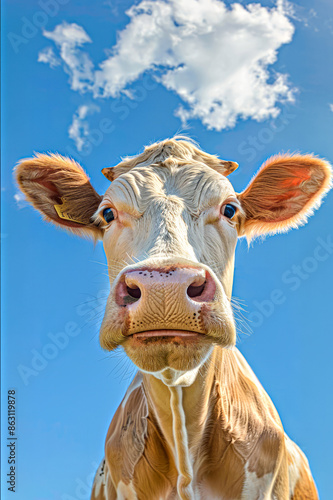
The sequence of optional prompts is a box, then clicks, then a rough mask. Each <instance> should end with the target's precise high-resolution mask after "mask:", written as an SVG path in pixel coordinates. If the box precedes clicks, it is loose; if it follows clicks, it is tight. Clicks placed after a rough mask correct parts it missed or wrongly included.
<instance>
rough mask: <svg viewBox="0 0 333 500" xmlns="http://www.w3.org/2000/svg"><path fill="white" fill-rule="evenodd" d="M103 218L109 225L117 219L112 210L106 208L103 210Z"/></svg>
mask: <svg viewBox="0 0 333 500" xmlns="http://www.w3.org/2000/svg"><path fill="white" fill-rule="evenodd" d="M103 217H104V219H105V221H106V222H107V223H108V224H109V223H110V222H112V221H113V220H114V219H115V214H114V211H113V210H112V208H105V209H104V210H103Z"/></svg>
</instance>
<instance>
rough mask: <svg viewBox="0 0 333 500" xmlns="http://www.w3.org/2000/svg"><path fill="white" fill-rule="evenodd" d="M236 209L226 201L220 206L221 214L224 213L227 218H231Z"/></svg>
mask: <svg viewBox="0 0 333 500" xmlns="http://www.w3.org/2000/svg"><path fill="white" fill-rule="evenodd" d="M236 210H237V209H236V207H234V206H233V205H231V203H227V204H226V205H223V207H222V215H224V216H225V217H227V218H228V219H232V218H233V216H234V215H235V213H236Z"/></svg>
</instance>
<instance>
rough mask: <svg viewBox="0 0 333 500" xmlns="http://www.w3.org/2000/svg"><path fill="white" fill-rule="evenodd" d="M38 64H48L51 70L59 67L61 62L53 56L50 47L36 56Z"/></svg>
mask: <svg viewBox="0 0 333 500" xmlns="http://www.w3.org/2000/svg"><path fill="white" fill-rule="evenodd" d="M38 62H42V63H45V64H49V65H50V67H51V68H55V67H56V66H60V64H61V60H60V59H59V58H58V57H57V56H56V55H55V53H54V52H53V48H52V47H45V49H43V50H41V51H40V52H39V54H38Z"/></svg>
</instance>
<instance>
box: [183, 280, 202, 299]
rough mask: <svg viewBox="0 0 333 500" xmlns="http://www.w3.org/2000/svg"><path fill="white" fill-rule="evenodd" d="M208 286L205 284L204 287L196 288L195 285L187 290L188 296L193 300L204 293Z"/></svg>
mask: <svg viewBox="0 0 333 500" xmlns="http://www.w3.org/2000/svg"><path fill="white" fill-rule="evenodd" d="M205 286H206V282H204V283H203V284H202V285H199V286H195V285H190V286H189V287H188V289H187V295H188V296H189V297H191V299H193V298H194V297H199V296H200V295H201V294H202V292H203V291H204V289H205Z"/></svg>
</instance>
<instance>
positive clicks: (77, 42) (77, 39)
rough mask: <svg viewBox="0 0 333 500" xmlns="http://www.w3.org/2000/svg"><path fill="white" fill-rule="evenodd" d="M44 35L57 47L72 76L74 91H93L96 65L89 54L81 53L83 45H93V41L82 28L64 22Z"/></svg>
mask: <svg viewBox="0 0 333 500" xmlns="http://www.w3.org/2000/svg"><path fill="white" fill-rule="evenodd" d="M43 35H44V36H45V37H46V38H49V39H50V40H53V42H54V43H55V44H56V45H57V47H58V48H59V51H60V57H61V59H62V60H63V62H64V67H65V70H66V72H67V73H68V74H69V75H70V84H71V88H72V89H73V90H78V91H81V92H84V91H86V90H91V83H92V81H93V80H94V72H93V69H94V65H93V63H92V62H91V60H90V58H89V56H88V54H86V53H85V52H82V51H81V47H82V45H84V44H85V43H91V39H90V38H89V36H88V35H87V33H86V32H85V31H84V29H83V28H82V27H81V26H78V25H77V24H74V23H73V24H68V23H66V22H63V23H62V24H58V26H56V28H55V29H54V31H52V32H51V31H45V30H44V31H43Z"/></svg>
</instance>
